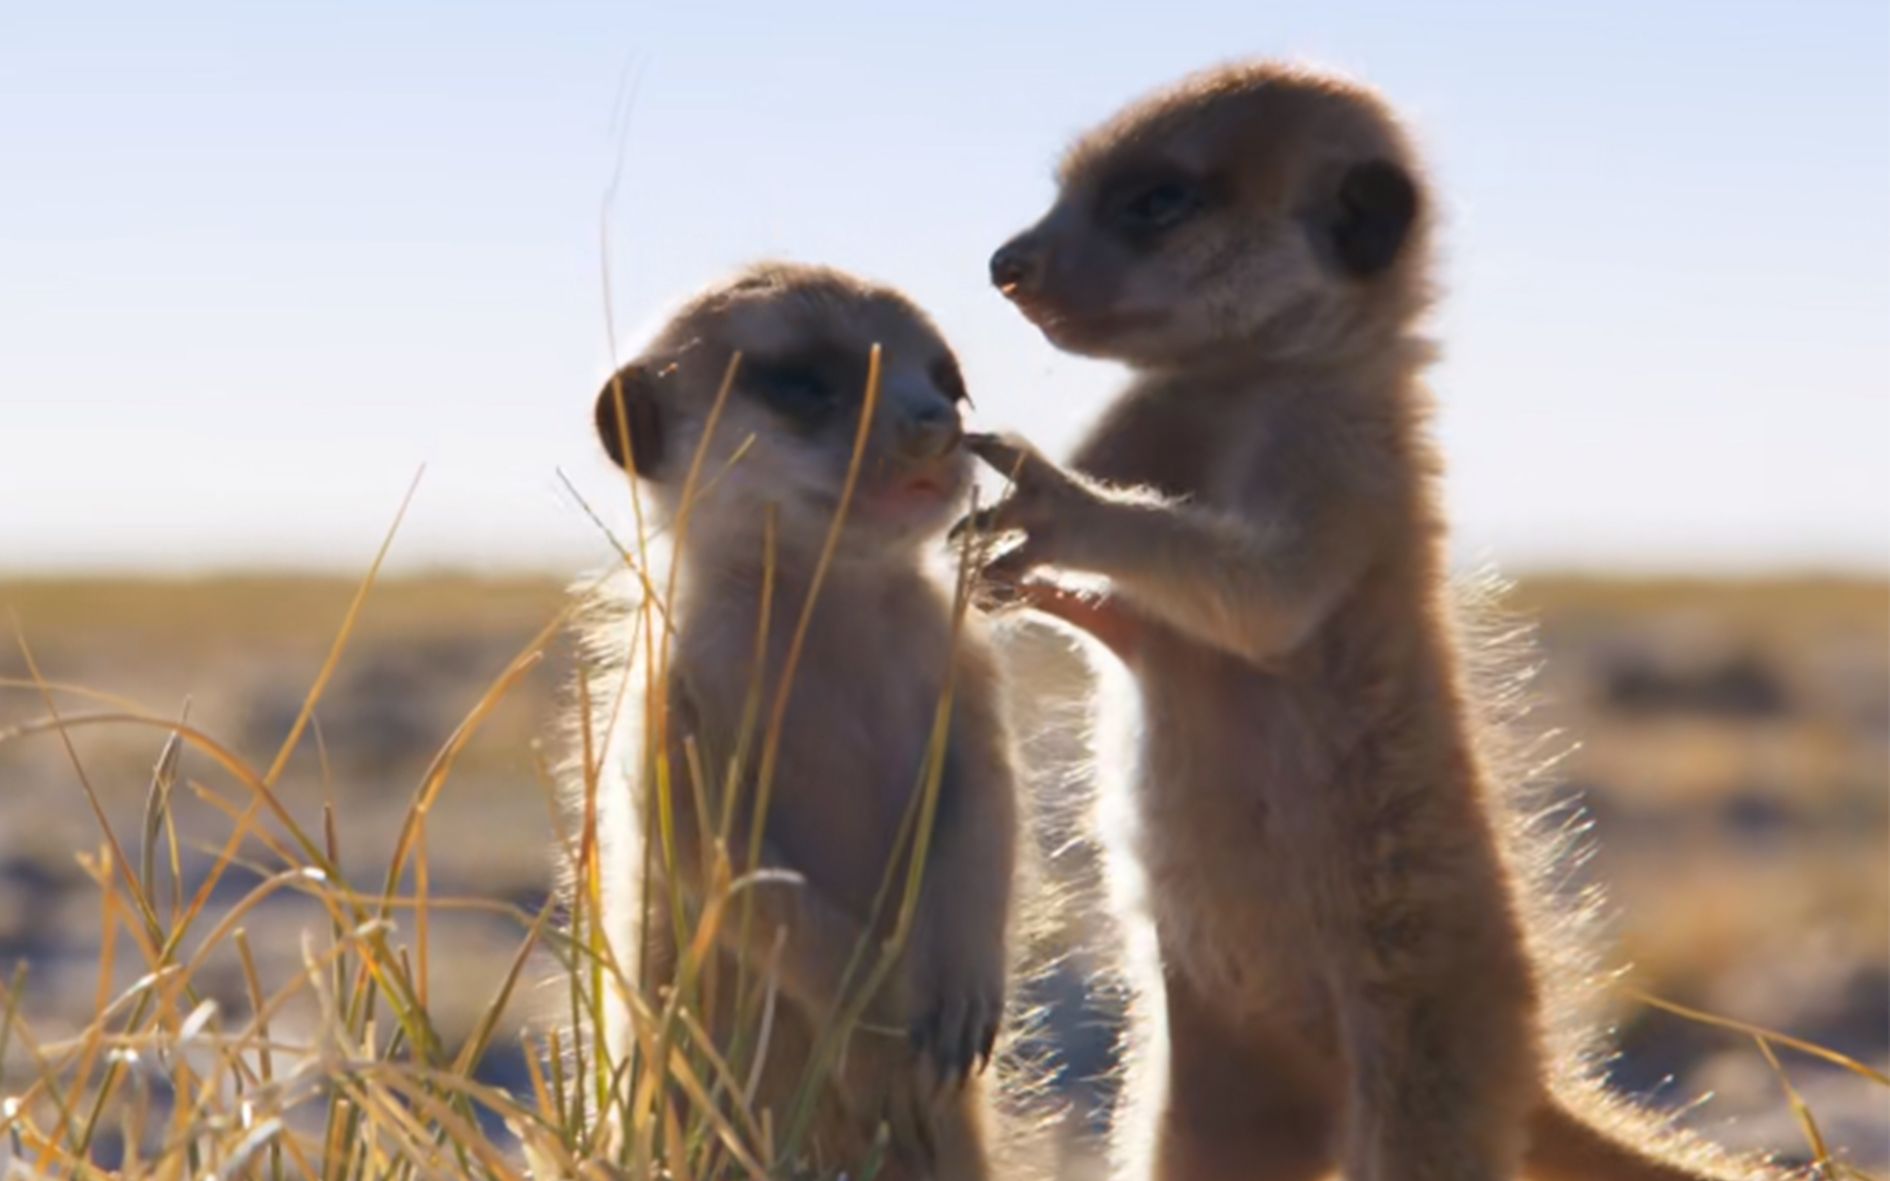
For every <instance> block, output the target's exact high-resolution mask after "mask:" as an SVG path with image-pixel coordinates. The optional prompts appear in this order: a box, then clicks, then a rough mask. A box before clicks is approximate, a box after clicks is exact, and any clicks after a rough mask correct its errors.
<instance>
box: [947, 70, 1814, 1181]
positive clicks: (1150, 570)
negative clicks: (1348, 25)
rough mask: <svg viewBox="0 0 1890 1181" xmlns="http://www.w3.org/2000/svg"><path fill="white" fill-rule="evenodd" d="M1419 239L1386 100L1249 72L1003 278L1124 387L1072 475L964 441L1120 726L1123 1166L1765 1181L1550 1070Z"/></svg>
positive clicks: (1036, 230)
mask: <svg viewBox="0 0 1890 1181" xmlns="http://www.w3.org/2000/svg"><path fill="white" fill-rule="evenodd" d="M1431 220H1432V219H1431V201H1430V196H1429V193H1428V192H1427V191H1426V188H1425V183H1424V180H1423V177H1422V175H1421V173H1420V171H1419V166H1418V163H1417V161H1416V158H1415V155H1414V153H1413V151H1412V149H1411V146H1410V144H1409V142H1408V140H1407V137H1406V135H1405V133H1404V132H1403V131H1402V130H1401V128H1400V126H1399V125H1398V123H1397V121H1396V120H1395V119H1394V118H1393V117H1392V115H1391V113H1390V112H1389V110H1388V109H1387V108H1386V106H1385V105H1384V104H1383V103H1382V102H1381V100H1379V99H1378V98H1377V97H1376V96H1374V95H1373V94H1371V93H1370V92H1368V91H1366V90H1365V89H1363V88H1361V87H1359V86H1356V85H1353V84H1351V83H1349V82H1346V81H1342V80H1339V79H1337V78H1334V77H1330V76H1327V75H1325V74H1321V73H1316V72H1311V71H1308V70H1304V69H1299V68H1294V67H1290V66H1282V65H1277V64H1271V63H1239V64H1234V65H1230V66H1227V67H1223V68H1219V69H1214V70H1210V71H1208V72H1204V73H1201V74H1198V75H1195V76H1191V77H1189V78H1187V79H1185V80H1183V81H1182V82H1180V83H1179V84H1177V85H1175V86H1173V87H1171V88H1169V89H1166V90H1163V91H1161V92H1159V93H1157V94H1155V95H1153V96H1151V97H1148V98H1146V99H1144V100H1143V101H1140V102H1137V103H1135V104H1134V105H1131V106H1130V107H1128V108H1127V109H1126V110H1124V111H1123V112H1121V113H1120V114H1118V115H1116V116H1115V117H1114V118H1112V119H1110V120H1109V121H1107V122H1106V123H1104V124H1102V125H1101V126H1100V127H1098V128H1097V129H1095V130H1093V131H1091V132H1089V133H1087V134H1085V135H1083V136H1082V137H1080V138H1079V139H1078V140H1077V142H1076V143H1075V145H1074V147H1073V148H1072V149H1071V150H1070V151H1069V153H1068V155H1067V156H1066V158H1065V159H1064V161H1063V163H1062V166H1061V169H1060V173H1059V192H1058V196H1057V199H1056V201H1055V203H1054V205H1053V207H1052V208H1051V209H1050V211H1049V212H1048V213H1047V214H1046V215H1045V216H1044V217H1043V218H1042V219H1041V220H1040V221H1039V222H1038V223H1037V224H1035V225H1034V226H1032V227H1031V228H1029V229H1027V230H1025V231H1024V232H1022V233H1020V234H1018V235H1017V236H1016V237H1015V238H1013V239H1011V240H1010V241H1009V242H1008V243H1006V244H1005V245H1004V246H1003V247H1002V248H1001V249H999V250H998V251H997V252H996V254H995V255H994V256H993V257H992V259H991V264H990V270H991V278H992V280H993V282H994V283H995V284H996V285H997V286H998V287H999V288H1000V289H1001V290H1002V291H1003V293H1004V294H1005V295H1007V296H1008V297H1009V298H1010V299H1011V300H1012V301H1013V302H1014V303H1015V304H1016V306H1017V308H1018V309H1019V310H1020V311H1021V312H1022V313H1023V314H1024V315H1025V316H1026V317H1027V318H1028V319H1029V320H1030V321H1032V322H1033V323H1034V324H1035V325H1036V326H1037V327H1038V328H1039V329H1040V330H1041V331H1042V333H1043V334H1044V335H1045V336H1046V337H1047V338H1048V339H1049V341H1050V342H1051V343H1052V344H1054V345H1056V346H1058V347H1059V348H1062V349H1065V350H1067V351H1070V352H1073V353H1078V354H1082V355H1086V356H1092V357H1101V358H1109V359H1114V360H1117V361H1121V362H1124V363H1126V364H1127V365H1128V366H1129V367H1130V369H1131V371H1132V376H1131V379H1130V382H1129V384H1128V386H1127V388H1126V389H1125V390H1124V391H1123V392H1122V393H1121V394H1120V396H1119V397H1118V398H1117V399H1116V400H1115V402H1114V403H1113V404H1112V405H1111V406H1110V407H1109V408H1108V409H1107V411H1106V412H1105V413H1104V415H1103V417H1102V419H1101V421H1100V423H1099V424H1098V425H1097V426H1096V427H1095V428H1094V430H1093V431H1092V432H1091V433H1090V434H1089V435H1088V437H1087V439H1086V441H1084V442H1083V443H1082V444H1081V445H1080V447H1079V448H1078V450H1077V452H1076V454H1075V457H1074V462H1073V467H1074V470H1065V469H1063V468H1059V467H1058V466H1056V465H1055V464H1053V463H1051V462H1050V461H1048V460H1046V459H1045V458H1043V457H1042V456H1041V455H1040V454H1038V453H1037V452H1036V451H1035V450H1033V449H1032V448H1031V447H1030V446H1029V444H1028V443H1026V442H1024V441H1022V440H1021V439H1018V438H1016V437H1014V436H1002V437H1000V436H974V437H973V438H972V440H971V441H970V444H969V445H970V448H971V449H972V450H973V451H974V452H975V453H976V454H978V455H979V456H980V457H982V458H983V459H985V460H986V461H987V462H989V463H990V464H991V465H992V466H993V467H995V468H996V469H997V470H998V471H999V472H1001V473H1003V474H1004V475H1006V476H1008V477H1010V479H1011V481H1012V486H1011V491H1010V493H1009V495H1008V497H1007V498H1006V499H1004V500H1003V501H1001V502H999V503H997V504H995V505H993V506H992V507H990V508H989V509H986V510H983V511H982V512H980V513H978V514H976V515H975V516H974V517H972V518H968V521H967V523H968V524H969V525H970V526H972V527H976V528H979V529H983V530H989V531H993V532H997V533H1004V534H1011V535H1021V541H1019V542H1018V544H1017V545H1016V547H1015V548H1014V549H1012V550H1010V551H1009V552H1007V553H1004V554H1002V555H1001V556H999V557H997V558H996V559H995V560H994V561H993V562H992V563H991V565H990V567H989V568H988V571H987V574H988V576H989V578H990V579H991V581H992V583H993V584H994V585H995V586H998V587H1009V588H1011V590H1012V591H1014V592H1016V593H1018V594H1021V596H1022V597H1023V598H1024V599H1025V601H1026V602H1028V603H1030V604H1034V605H1035V606H1037V607H1039V608H1041V609H1043V610H1045V611H1047V612H1049V613H1050V614H1052V615H1058V616H1061V617H1063V618H1065V619H1066V620H1070V621H1072V622H1074V623H1076V624H1077V625H1078V626H1081V627H1084V628H1087V629H1089V630H1091V631H1093V632H1095V633H1096V634H1097V635H1098V637H1099V638H1101V639H1102V640H1103V641H1104V642H1105V643H1106V644H1107V645H1108V646H1109V648H1111V649H1113V650H1114V651H1115V652H1116V653H1117V654H1118V655H1119V656H1120V657H1121V659H1122V662H1123V663H1124V664H1125V665H1126V667H1127V669H1128V671H1129V673H1130V674H1131V675H1132V677H1133V679H1134V681H1135V684H1136V686H1137V690H1138V696H1139V701H1140V709H1141V714H1142V721H1143V728H1144V735H1143V737H1142V739H1141V751H1140V759H1139V766H1138V767H1137V770H1136V772H1135V775H1136V780H1137V782H1136V783H1135V784H1134V799H1135V812H1136V832H1135V835H1134V836H1133V838H1132V842H1133V846H1134V852H1135V854H1136V859H1137V861H1139V864H1140V869H1141V871H1142V874H1143V875H1144V884H1145V890H1146V904H1147V907H1148V909H1149V911H1150V912H1151V917H1152V920H1153V926H1154V928H1155V935H1156V943H1157V946H1158V949H1159V960H1160V975H1161V981H1160V983H1161V985H1162V986H1163V991H1164V993H1165V996H1164V1001H1163V1005H1164V1008H1163V1012H1165V1018H1166V1022H1165V1025H1166V1044H1167V1055H1166V1066H1165V1071H1164V1072H1163V1074H1162V1077H1160V1078H1159V1080H1156V1083H1155V1088H1156V1092H1157V1094H1156V1098H1155V1101H1154V1103H1153V1106H1154V1108H1155V1114H1154V1116H1153V1127H1152V1129H1142V1130H1139V1131H1138V1130H1136V1129H1125V1130H1124V1133H1123V1135H1124V1140H1125V1142H1130V1141H1134V1140H1135V1138H1136V1137H1138V1136H1139V1137H1140V1141H1139V1144H1140V1147H1132V1148H1131V1149H1130V1150H1128V1151H1127V1152H1126V1153H1125V1155H1128V1156H1137V1155H1138V1154H1140V1157H1141V1159H1139V1160H1137V1161H1135V1162H1133V1165H1132V1168H1135V1169H1140V1168H1152V1170H1153V1175H1154V1176H1155V1177H1156V1178H1159V1179H1161V1181H1221V1179H1232V1178H1242V1179H1245V1181H1257V1179H1265V1181H1302V1179H1303V1181H1311V1179H1313V1178H1319V1177H1323V1176H1327V1175H1329V1174H1330V1173H1331V1172H1332V1171H1333V1170H1334V1169H1335V1168H1336V1169H1337V1170H1338V1171H1340V1172H1341V1173H1342V1174H1343V1175H1344V1176H1345V1177H1347V1178H1349V1179H1351V1181H1446V1179H1448V1181H1499V1179H1506V1178H1513V1177H1517V1176H1519V1175H1524V1176H1528V1177H1533V1178H1539V1179H1541V1181H1615V1179H1619V1181H1629V1179H1632V1181H1699V1179H1701V1178H1721V1179H1726V1178H1761V1177H1773V1176H1776V1175H1777V1174H1776V1173H1774V1172H1772V1171H1770V1168H1769V1166H1766V1165H1763V1164H1760V1163H1758V1162H1753V1161H1746V1160H1736V1159H1734V1158H1732V1157H1730V1156H1727V1155H1725V1154H1722V1153H1720V1152H1718V1151H1717V1150H1715V1149H1713V1148H1711V1147H1710V1146H1707V1145H1705V1144H1702V1143H1699V1142H1697V1141H1695V1140H1693V1139H1691V1138H1687V1137H1682V1136H1680V1135H1679V1134H1677V1133H1675V1132H1673V1131H1671V1130H1670V1129H1668V1128H1667V1127H1666V1126H1665V1125H1664V1124H1663V1123H1661V1122H1660V1121H1657V1120H1655V1119H1654V1118H1653V1117H1651V1116H1643V1115H1640V1114H1639V1113H1637V1112H1636V1111H1634V1110H1633V1109H1632V1108H1629V1107H1627V1106H1626V1105H1624V1104H1621V1103H1619V1102H1618V1101H1615V1100H1612V1099H1610V1098H1608V1097H1606V1096H1604V1095H1602V1094H1601V1093H1600V1091H1599V1090H1598V1088H1596V1087H1595V1086H1593V1085H1573V1084H1570V1083H1569V1081H1568V1079H1567V1078H1566V1077H1565V1076H1564V1075H1563V1074H1562V1073H1561V1072H1560V1069H1559V1066H1558V1064H1557V1063H1556V1061H1555V1059H1556V1055H1555V1054H1554V1053H1552V1052H1551V1051H1550V1049H1549V1048H1548V1047H1549V1045H1550V1043H1551V1041H1552V1040H1553V1033H1554V1031H1553V1030H1551V1029H1550V1028H1549V1026H1550V1024H1551V1023H1550V1021H1549V1020H1548V1019H1547V1017H1545V1011H1546V1008H1547V1000H1548V997H1547V991H1548V988H1549V986H1550V984H1551V983H1552V982H1550V981H1547V980H1545V978H1544V976H1545V971H1546V969H1545V967H1544V965H1543V962H1542V960H1541V956H1540V953H1539V952H1538V951H1537V950H1536V948H1537V947H1538V941H1537V939H1536V937H1535V936H1534V935H1533V934H1532V932H1531V931H1530V930H1529V929H1527V928H1528V924H1527V922H1526V917H1527V915H1528V913H1529V911H1530V909H1531V908H1532V906H1533V905H1534V903H1533V901H1532V900H1531V898H1530V897H1528V895H1527V891H1528V886H1527V883H1526V881H1525V876H1524V874H1525V870H1524V867H1522V866H1520V865H1519V864H1518V863H1517V860H1516V854H1514V853H1513V852H1512V851H1511V849H1510V846H1509V843H1508V842H1507V841H1506V839H1505V831H1506V822H1505V820H1504V818H1503V814H1502V813H1503V808H1504V804H1503V802H1502V799H1501V795H1502V791H1503V788H1502V787H1501V786H1500V785H1499V784H1498V783H1497V782H1496V779H1497V772H1496V770H1495V769H1494V768H1493V766H1492V765H1491V764H1492V759H1491V757H1490V755H1489V748H1488V746H1487V745H1486V741H1485V739H1484V738H1483V737H1482V736H1480V735H1479V734H1478V733H1477V726H1478V718H1479V716H1480V706H1479V705H1478V703H1477V701H1476V700H1475V698H1474V697H1473V695H1472V693H1471V691H1470V683H1469V675H1468V672H1467V669H1466V663H1465V661H1466V657H1465V653H1464V652H1463V648H1462V645H1461V642H1460V638H1459V635H1458V634H1457V632H1456V628H1455V625H1454V624H1453V616H1452V604H1451V594H1450V588H1449V585H1448V574H1447V569H1446V563H1445V553H1444V540H1445V520H1444V517H1443V511H1442V507H1441V505H1440V496H1439V491H1438V484H1439V477H1440V462H1439V457H1438V453H1437V450H1436V447H1435V444H1434V442H1433V441H1432V438H1431V432H1430V426H1429V419H1430V416H1431V400H1430V396H1429V395H1428V393H1427V392H1426V391H1425V389H1424V387H1423V386H1422V384H1421V382H1420V375H1421V373H1422V371H1423V369H1424V367H1425V365H1426V363H1427V362H1428V361H1429V359H1430V358H1431V355H1432V350H1431V348H1430V346H1429V345H1428V344H1427V343H1426V341H1425V340H1424V339H1423V338H1422V337H1421V336H1420V335H1419V332H1418V322H1419V320H1420V318H1421V314H1422V313H1423V312H1424V311H1425V309H1426V307H1427V305H1428V303H1429V302H1430V299H1431V295H1432V292H1431V277H1430V259H1429V253H1428V250H1427V239H1428V237H1429V234H1430V224H1431ZM1033 571H1034V572H1036V573H1035V574H1034V575H1033V574H1032V572H1033ZM1058 572H1064V573H1068V574H1076V575H1083V576H1088V577H1092V578H1093V577H1097V576H1100V578H1101V579H1103V580H1105V585H1106V590H1105V591H1103V592H1101V594H1100V595H1097V594H1093V593H1092V594H1082V593H1070V592H1068V591H1065V590H1061V589H1058V587H1057V586H1056V585H1055V583H1054V580H1055V577H1056V575H1057V573H1058ZM1046 579H1048V580H1049V581H1046ZM1157 1044H1159V1039H1157ZM1131 1175H1139V1172H1132V1174H1131Z"/></svg>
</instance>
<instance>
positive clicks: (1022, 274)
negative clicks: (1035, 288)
mask: <svg viewBox="0 0 1890 1181" xmlns="http://www.w3.org/2000/svg"><path fill="white" fill-rule="evenodd" d="M1040 257H1041V250H1040V249H1039V246H1038V243H1037V240H1036V238H1035V237H1034V236H1033V235H1032V234H1030V233H1029V232H1028V231H1026V232H1025V233H1022V234H1019V235H1017V236H1016V237H1015V238H1012V239H1011V240H1010V241H1009V242H1006V243H1005V244H1004V245H1002V246H1000V247H998V248H997V253H996V254H993V255H992V256H991V285H992V286H993V287H996V288H997V289H998V290H999V291H1001V292H1003V293H1004V294H1005V295H1008V296H1011V297H1013V298H1015V297H1016V296H1018V295H1019V294H1022V293H1024V292H1027V291H1029V290H1030V286H1031V284H1032V283H1033V282H1034V281H1035V279H1036V277H1037V271H1038V268H1039V266H1040Z"/></svg>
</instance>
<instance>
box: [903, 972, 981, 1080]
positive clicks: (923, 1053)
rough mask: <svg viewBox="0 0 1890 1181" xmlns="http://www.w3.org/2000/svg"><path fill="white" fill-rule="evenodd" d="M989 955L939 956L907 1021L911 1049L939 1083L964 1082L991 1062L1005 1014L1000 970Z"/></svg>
mask: <svg viewBox="0 0 1890 1181" xmlns="http://www.w3.org/2000/svg"><path fill="white" fill-rule="evenodd" d="M985 958H987V957H980V956H972V955H958V956H941V957H939V961H938V963H937V966H936V969H935V972H934V974H933V977H932V979H931V980H930V981H927V982H924V983H923V984H922V985H921V987H922V988H923V989H924V993H923V995H924V997H925V999H924V1000H923V1001H922V1002H921V1003H920V1007H919V1011H918V1012H917V1013H916V1014H915V1015H914V1018H913V1021H912V1026H911V1042H912V1048H913V1049H914V1050H916V1051H918V1053H919V1055H920V1057H921V1058H923V1059H924V1060H926V1061H927V1062H929V1063H930V1064H931V1068H932V1069H933V1070H934V1071H935V1072H936V1073H937V1076H938V1082H939V1084H940V1085H941V1086H945V1085H951V1084H954V1083H955V1084H956V1085H958V1086H961V1087H962V1086H963V1085H964V1084H965V1083H966V1081H967V1080H969V1079H970V1077H971V1075H972V1074H973V1072H974V1071H975V1072H982V1071H983V1070H985V1069H986V1068H987V1067H988V1066H990V1064H991V1054H992V1052H993V1050H994V1049H995V1048H996V1046H997V1035H998V1026H999V1024H1000V1023H1001V1022H1002V1020H1003V1017H1004V970H1003V967H1002V965H1001V964H995V965H991V964H982V963H980V961H981V960H983V959H985Z"/></svg>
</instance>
